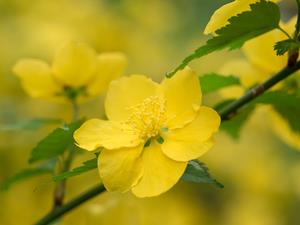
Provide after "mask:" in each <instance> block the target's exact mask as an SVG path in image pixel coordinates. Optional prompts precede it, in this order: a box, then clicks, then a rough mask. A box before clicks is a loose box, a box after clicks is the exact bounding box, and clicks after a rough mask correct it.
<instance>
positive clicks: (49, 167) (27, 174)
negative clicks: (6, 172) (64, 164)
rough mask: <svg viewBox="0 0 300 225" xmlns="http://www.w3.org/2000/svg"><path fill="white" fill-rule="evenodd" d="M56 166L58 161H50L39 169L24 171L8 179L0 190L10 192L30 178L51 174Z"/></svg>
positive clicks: (0, 186)
mask: <svg viewBox="0 0 300 225" xmlns="http://www.w3.org/2000/svg"><path fill="white" fill-rule="evenodd" d="M55 164H56V160H49V161H47V162H45V163H44V164H42V165H41V166H39V167H37V168H28V169H24V170H22V171H20V172H18V173H17V174H15V175H14V176H12V177H10V178H8V179H7V180H5V181H4V182H3V183H1V185H0V189H1V190H8V189H9V188H11V187H12V186H13V185H15V184H17V183H19V182H22V181H25V180H27V179H29V178H32V177H36V176H39V175H43V174H51V173H52V172H53V171H54V168H55Z"/></svg>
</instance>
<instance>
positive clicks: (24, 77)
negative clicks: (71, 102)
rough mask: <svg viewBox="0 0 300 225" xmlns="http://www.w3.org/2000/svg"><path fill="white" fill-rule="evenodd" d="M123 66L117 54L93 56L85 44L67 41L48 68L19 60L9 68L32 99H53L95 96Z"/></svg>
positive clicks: (124, 59) (121, 71)
mask: <svg viewBox="0 0 300 225" xmlns="http://www.w3.org/2000/svg"><path fill="white" fill-rule="evenodd" d="M126 64H127V60H126V57H125V56H124V55H123V54H122V53H119V52H108V53H102V54H99V55H97V53H96V52H95V51H94V50H93V49H92V48H91V47H89V46H88V45H86V44H84V43H78V42H69V43H67V44H65V45H64V46H62V47H61V48H60V49H58V51H57V53H56V55H55V57H54V59H53V63H52V66H50V65H49V64H48V63H47V62H44V61H43V60H40V59H33V58H28V59H21V60H20V61H18V62H17V63H16V65H15V66H14V68H13V71H14V73H15V74H16V75H17V76H18V77H19V78H20V79H21V82H22V85H23V88H24V89H25V91H26V92H27V93H28V94H29V95H30V96H31V97H34V98H46V99H57V98H60V97H61V96H64V95H66V94H68V93H69V94H73V95H74V94H75V95H76V94H78V93H79V92H80V93H79V94H81V95H82V96H81V97H92V96H96V95H99V94H100V93H102V92H104V91H105V89H107V87H108V84H109V83H110V81H111V80H113V79H115V78H118V77H119V76H120V75H121V74H122V73H123V71H124V69H125V66H126ZM69 97H77V96H69Z"/></svg>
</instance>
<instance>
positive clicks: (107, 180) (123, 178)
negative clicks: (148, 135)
mask: <svg viewBox="0 0 300 225" xmlns="http://www.w3.org/2000/svg"><path fill="white" fill-rule="evenodd" d="M142 150H143V145H139V146H137V147H134V148H121V149H117V150H114V151H110V150H106V149H103V150H102V151H101V153H100V155H99V158H98V168H99V173H100V177H101V179H102V181H103V184H104V186H105V188H106V189H107V190H108V191H120V192H125V191H128V190H130V189H131V187H132V186H134V185H135V184H136V183H137V182H138V181H139V179H140V178H141V176H142V174H143V164H142V158H141V153H142Z"/></svg>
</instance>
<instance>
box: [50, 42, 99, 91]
mask: <svg viewBox="0 0 300 225" xmlns="http://www.w3.org/2000/svg"><path fill="white" fill-rule="evenodd" d="M96 67H97V55H96V52H95V51H94V50H93V49H92V48H90V47H89V46H88V45H86V44H83V43H76V42H70V43H68V44H66V45H65V46H63V47H62V48H61V49H59V51H58V52H57V53H56V55H55V57H54V62H53V72H54V76H55V77H56V78H57V79H58V80H60V81H61V82H62V83H63V84H65V85H67V86H71V87H80V86H84V85H86V84H87V83H88V82H89V81H90V80H91V79H92V78H93V76H94V75H95V73H96Z"/></svg>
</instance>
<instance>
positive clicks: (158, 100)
mask: <svg viewBox="0 0 300 225" xmlns="http://www.w3.org/2000/svg"><path fill="white" fill-rule="evenodd" d="M130 109H131V110H132V114H131V116H130V117H129V119H128V121H127V122H128V124H129V125H130V126H132V127H133V128H134V129H135V130H136V131H137V132H139V135H140V138H142V139H144V140H148V139H149V138H152V137H156V136H158V135H159V132H160V129H161V128H162V127H163V126H164V123H165V121H166V115H165V100H164V99H163V98H162V97H159V96H151V97H149V98H146V99H145V100H144V101H143V102H141V103H140V104H138V105H136V106H133V107H131V108H130Z"/></svg>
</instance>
